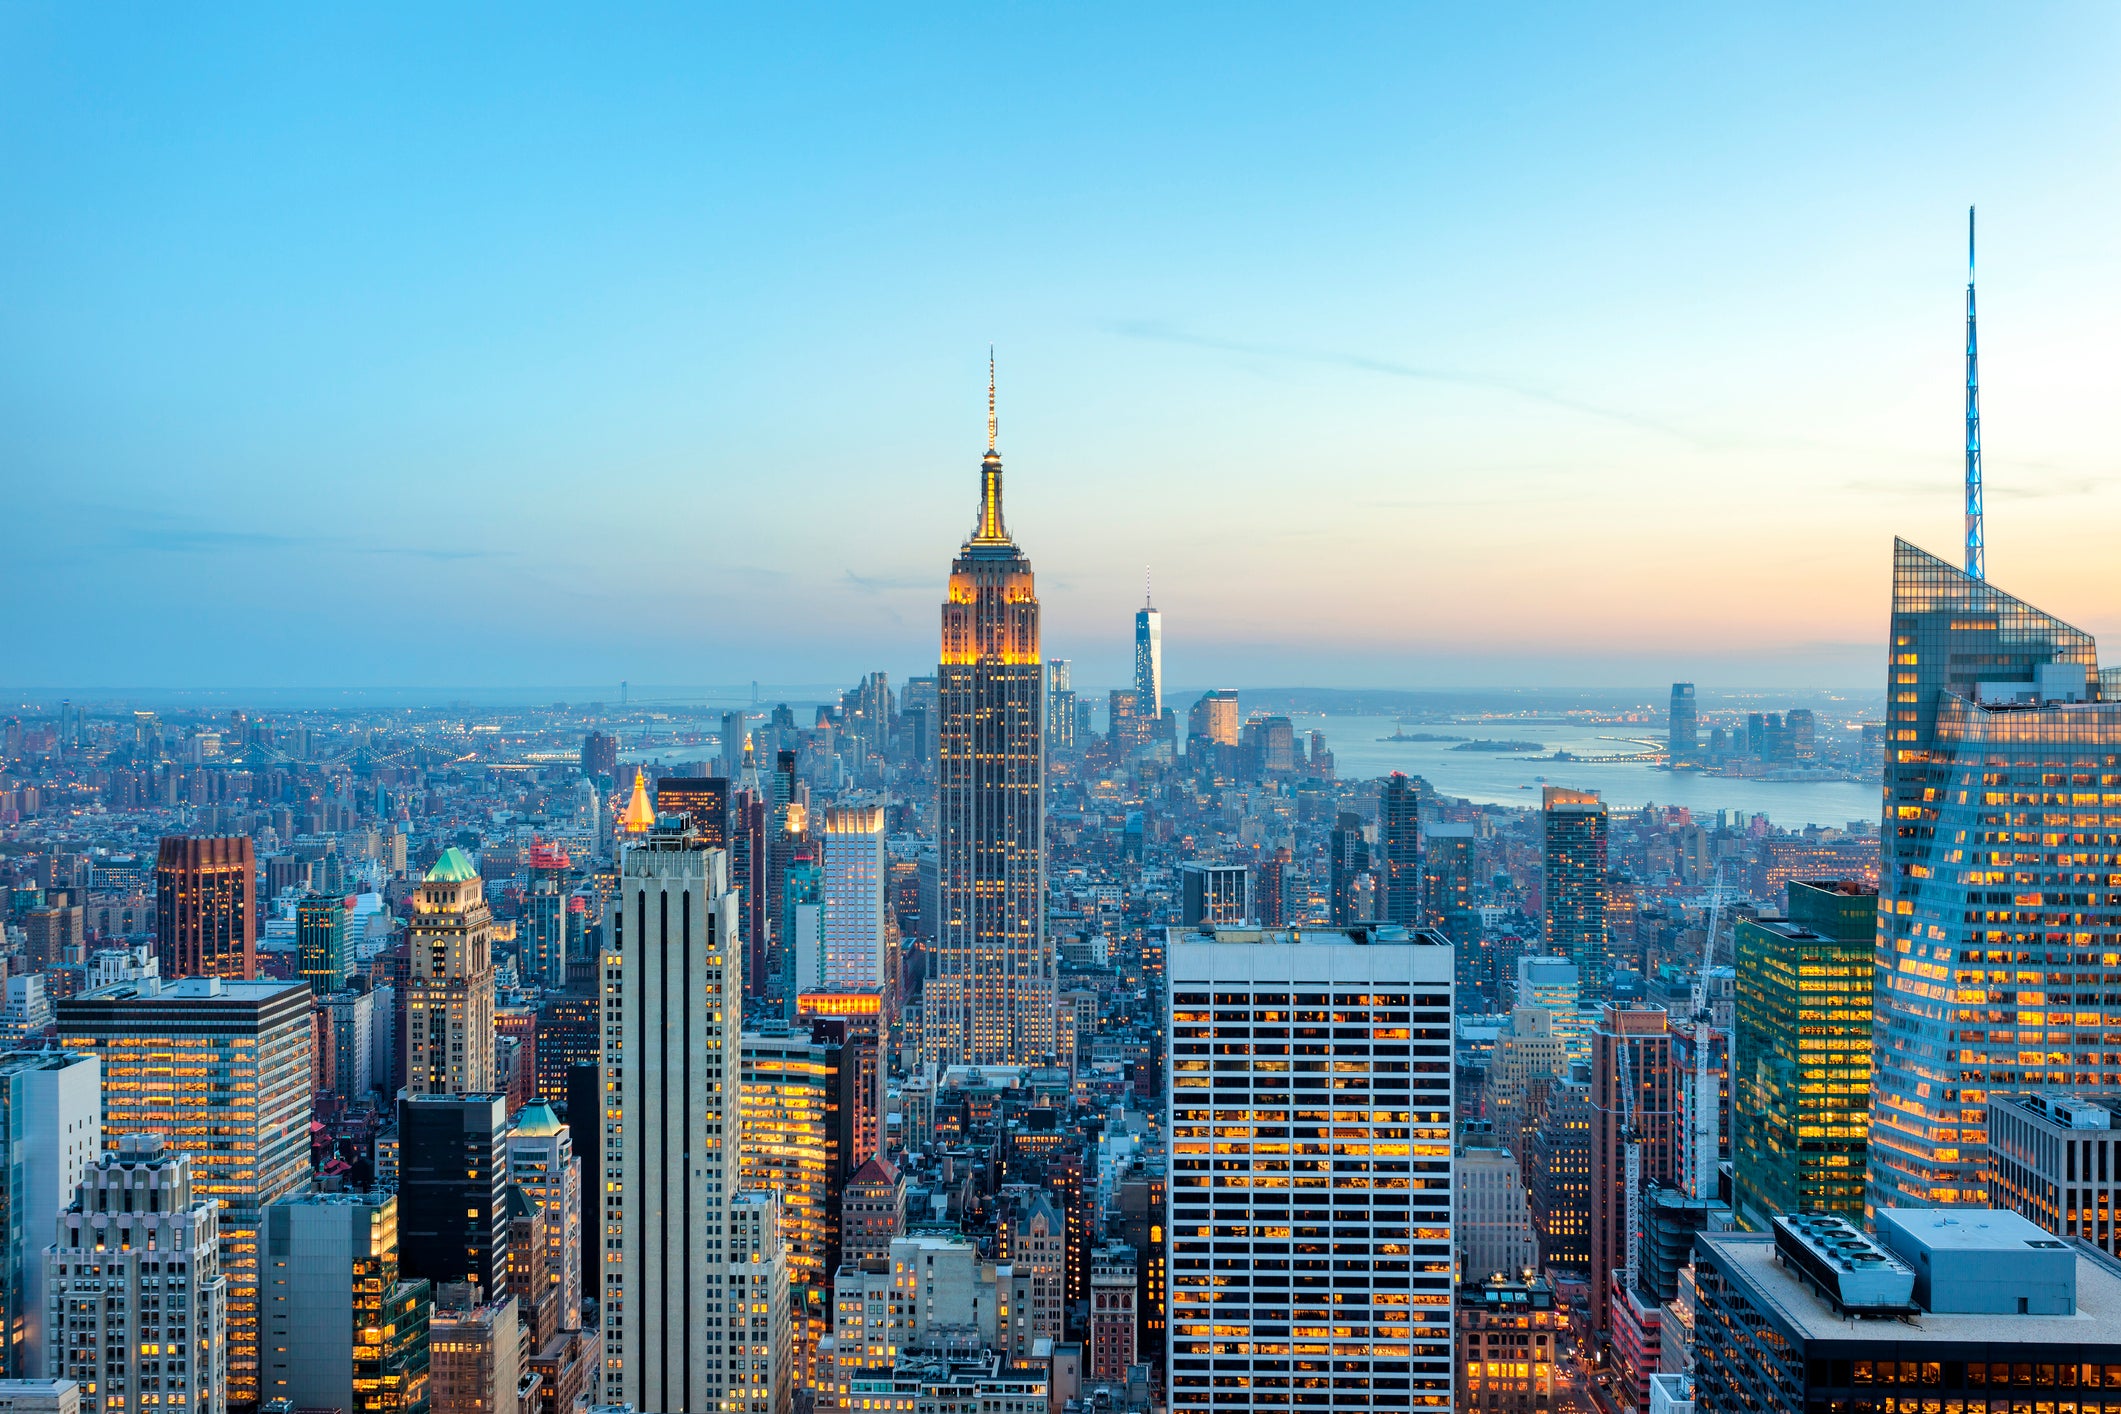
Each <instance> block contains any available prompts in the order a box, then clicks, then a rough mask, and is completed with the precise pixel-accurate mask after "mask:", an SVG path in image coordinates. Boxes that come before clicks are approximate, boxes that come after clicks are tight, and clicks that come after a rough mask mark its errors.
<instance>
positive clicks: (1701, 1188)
mask: <svg viewBox="0 0 2121 1414" xmlns="http://www.w3.org/2000/svg"><path fill="white" fill-rule="evenodd" d="M1722 921H1723V866H1722V865H1721V864H1719V865H1717V866H1716V882H1715V883H1714V884H1713V885H1712V886H1710V889H1709V919H1708V927H1707V928H1706V929H1704V930H1703V932H1702V937H1701V975H1700V977H1699V978H1697V979H1696V981H1695V983H1694V1103H1693V1106H1692V1108H1691V1111H1690V1113H1689V1114H1688V1115H1687V1141H1688V1144H1687V1147H1688V1152H1689V1155H1690V1162H1689V1164H1688V1166H1687V1167H1688V1174H1687V1178H1688V1183H1687V1196H1688V1197H1690V1198H1694V1199H1696V1200H1703V1201H1705V1200H1708V1199H1712V1198H1714V1197H1715V1196H1716V1160H1717V1153H1718V1151H1719V1150H1720V1149H1721V1148H1722V1147H1723V1136H1722V1132H1721V1131H1722V1127H1723V1107H1722V1106H1721V1105H1720V1104H1719V1103H1718V1096H1717V1094H1716V1089H1717V1086H1716V1077H1715V1074H1714V1071H1713V1068H1712V1067H1711V1066H1710V1064H1709V1049H1710V1040H1711V1038H1712V1037H1713V1036H1714V1035H1715V1034H1716V1029H1715V1025H1714V1022H1715V1005H1714V1002H1713V1000H1712V998H1711V996H1710V993H1709V968H1711V967H1712V966H1714V965H1715V962H1716V928H1717V925H1718V924H1719V923H1721V922H1722Z"/></svg>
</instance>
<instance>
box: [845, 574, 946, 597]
mask: <svg viewBox="0 0 2121 1414" xmlns="http://www.w3.org/2000/svg"><path fill="white" fill-rule="evenodd" d="M841 573H842V574H843V575H844V576H845V578H846V582H847V583H848V584H851V585H853V586H854V587H855V588H856V589H863V590H867V591H868V592H870V593H872V594H887V593H893V592H896V591H899V590H906V589H933V588H935V587H936V578H935V576H934V575H932V574H926V575H862V574H856V573H855V572H854V571H853V570H843V571H841Z"/></svg>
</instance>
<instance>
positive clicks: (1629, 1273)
mask: <svg viewBox="0 0 2121 1414" xmlns="http://www.w3.org/2000/svg"><path fill="white" fill-rule="evenodd" d="M1614 1049H1615V1050H1617V1051H1618V1052H1619V1053H1620V1148H1621V1169H1620V1172H1621V1179H1620V1182H1621V1186H1622V1187H1623V1188H1625V1189H1626V1190H1627V1191H1626V1193H1625V1195H1624V1197H1625V1198H1626V1200H1627V1201H1626V1209H1625V1211H1626V1215H1627V1216H1626V1219H1625V1221H1626V1230H1625V1232H1624V1233H1623V1234H1622V1237H1621V1241H1622V1244H1623V1252H1622V1255H1623V1256H1624V1257H1625V1258H1626V1261H1625V1262H1623V1263H1622V1265H1621V1268H1620V1289H1621V1290H1622V1291H1624V1292H1625V1291H1633V1290H1634V1289H1635V1249H1636V1248H1637V1247H1639V1246H1641V1244H1642V1137H1643V1136H1642V1130H1641V1128H1640V1127H1639V1126H1638V1125H1637V1124H1636V1123H1635V1067H1634V1066H1633V1065H1632V1064H1630V1063H1629V1060H1628V1053H1629V1051H1630V1050H1631V1049H1632V1048H1631V1047H1630V1046H1629V1044H1628V1038H1627V1037H1626V1036H1616V1037H1615V1038H1614Z"/></svg>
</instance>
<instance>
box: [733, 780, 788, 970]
mask: <svg viewBox="0 0 2121 1414" xmlns="http://www.w3.org/2000/svg"><path fill="white" fill-rule="evenodd" d="M756 784H757V777H756V775H754V776H753V777H752V786H750V787H739V788H738V790H737V793H736V803H735V804H734V805H732V806H731V807H730V811H729V887H730V889H731V890H732V891H733V892H734V893H735V894H736V895H737V923H738V926H739V928H740V929H741V932H742V948H741V951H742V953H743V958H744V961H743V966H742V968H741V969H740V970H741V971H742V973H743V977H744V995H745V996H746V997H764V996H765V995H766V994H767V992H768V991H769V990H770V989H771V987H772V985H773V983H774V981H775V979H774V978H772V977H769V976H768V975H767V972H766V945H767V942H768V939H769V935H770V932H771V928H772V925H771V924H769V923H768V922H767V921H766V920H767V917H768V915H770V914H771V913H772V912H773V910H774V909H775V908H777V907H779V902H778V900H771V901H769V900H768V899H767V897H766V799H765V797H764V796H762V795H760V794H759V792H758V791H757V790H756V789H755V788H754V787H755V786H756Z"/></svg>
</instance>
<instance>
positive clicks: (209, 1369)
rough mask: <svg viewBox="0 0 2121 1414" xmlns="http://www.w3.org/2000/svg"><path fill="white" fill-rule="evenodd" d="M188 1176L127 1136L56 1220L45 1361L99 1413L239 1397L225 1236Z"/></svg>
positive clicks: (179, 1157) (157, 1145)
mask: <svg viewBox="0 0 2121 1414" xmlns="http://www.w3.org/2000/svg"><path fill="white" fill-rule="evenodd" d="M305 990H306V989H305ZM191 1175H192V1162H191V1159H190V1157H189V1156H188V1155H185V1154H181V1153H173V1152H171V1151H170V1150H168V1149H165V1148H164V1147H163V1145H162V1140H161V1137H160V1136H159V1135H154V1134H125V1135H122V1136H120V1137H119V1139H118V1142H117V1145H116V1148H115V1149H114V1151H112V1152H110V1153H107V1154H105V1155H104V1156H103V1157H102V1158H101V1159H100V1160H98V1161H97V1164H96V1166H95V1167H94V1168H92V1169H90V1170H89V1171H88V1173H87V1175H86V1176H85V1177H84V1179H83V1181H82V1184H81V1186H80V1188H79V1189H77V1190H76V1193H75V1198H74V1202H73V1206H72V1207H70V1208H69V1209H67V1211H66V1213H65V1214H64V1215H63V1216H62V1217H61V1218H60V1219H59V1231H58V1241H57V1243H56V1244H55V1245H54V1246H53V1247H52V1248H51V1249H50V1256H49V1257H48V1258H47V1262H46V1271H47V1285H48V1286H49V1289H50V1296H49V1298H48V1306H47V1314H48V1317H49V1319H48V1321H47V1324H46V1328H45V1337H44V1339H45V1356H44V1363H45V1368H46V1370H47V1371H48V1372H49V1374H50V1377H51V1378H53V1379H60V1380H72V1381H73V1382H74V1383H75V1384H77V1385H78V1386H80V1389H81V1397H82V1400H83V1402H84V1404H86V1405H87V1406H88V1407H90V1408H92V1409H95V1410H98V1411H101V1412H102V1414H168V1411H170V1410H172V1409H175V1410H178V1411H184V1414H227V1410H228V1408H229V1406H230V1404H231V1403H233V1402H234V1401H233V1400H232V1398H231V1396H232V1394H233V1390H232V1389H231V1388H230V1387H229V1370H228V1327H227V1316H228V1299H229V1292H228V1281H227V1278H226V1277H224V1276H223V1275H222V1272H221V1259H220V1250H221V1245H222V1238H221V1235H220V1231H219V1228H218V1225H217V1223H216V1220H215V1215H214V1203H213V1200H212V1199H211V1198H208V1197H207V1196H205V1195H204V1194H200V1193H196V1192H194V1190H193V1188H192V1183H191ZM255 1398H256V1397H255V1395H253V1396H252V1402H253V1403H254V1402H255Z"/></svg>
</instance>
